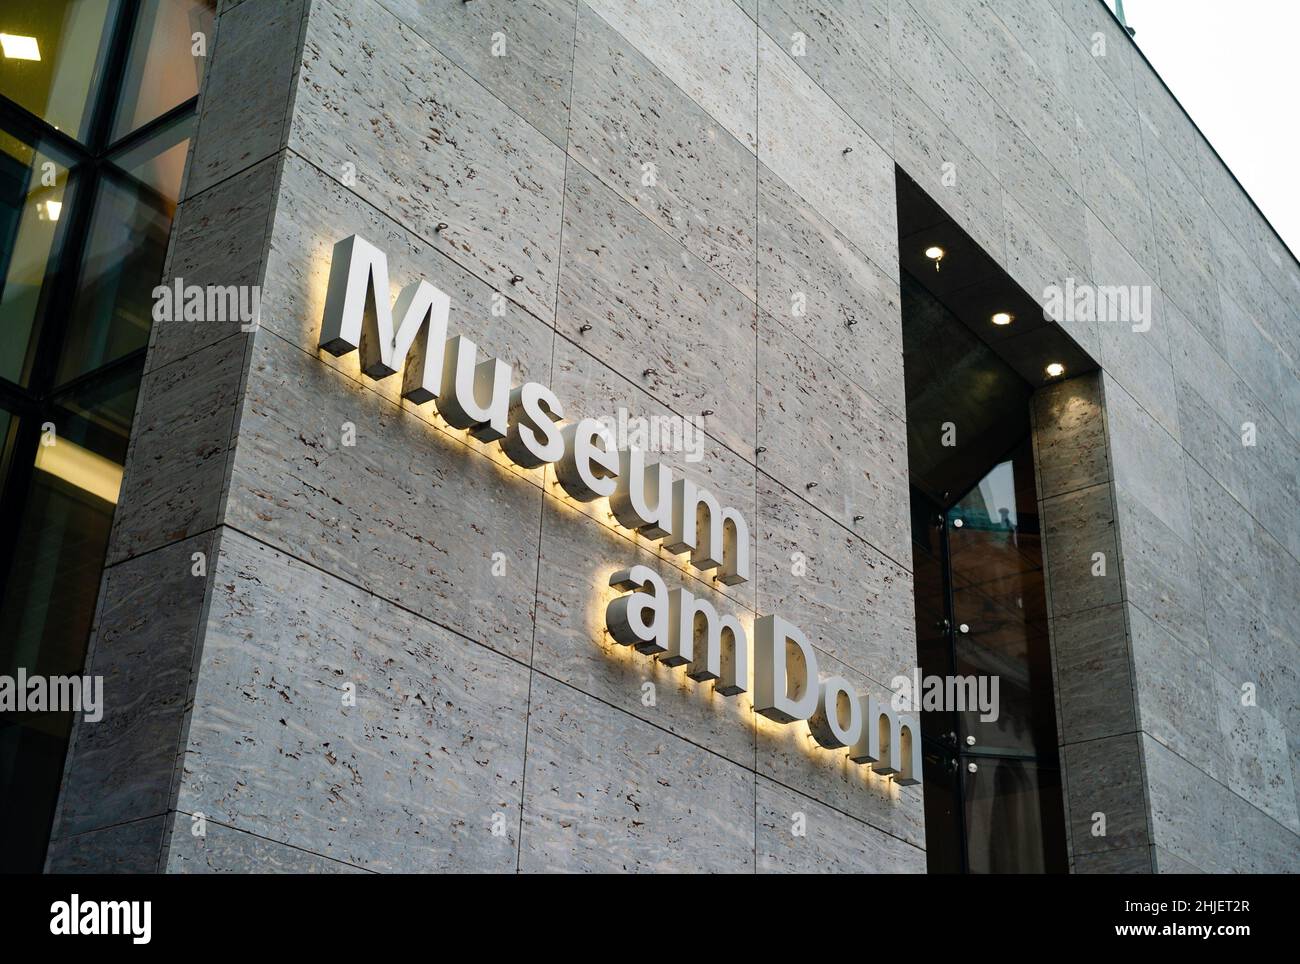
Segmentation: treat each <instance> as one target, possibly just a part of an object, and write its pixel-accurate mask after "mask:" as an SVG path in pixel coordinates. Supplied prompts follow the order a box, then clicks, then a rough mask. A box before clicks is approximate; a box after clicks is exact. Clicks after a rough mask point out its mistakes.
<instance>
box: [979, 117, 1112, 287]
mask: <svg viewBox="0 0 1300 964" xmlns="http://www.w3.org/2000/svg"><path fill="white" fill-rule="evenodd" d="M996 120H997V125H996V130H997V150H998V153H997V165H996V167H995V168H994V170H995V171H996V172H997V175H998V179H999V180H1000V181H1001V182H1002V186H1003V188H1004V190H1006V191H1007V192H1008V193H1010V194H1011V195H1012V196H1013V197H1014V198H1015V199H1016V201H1017V203H1018V204H1019V205H1020V206H1021V208H1022V209H1023V210H1024V211H1025V212H1027V213H1028V214H1029V216H1030V217H1031V218H1033V219H1034V220H1035V221H1036V222H1038V224H1039V226H1041V227H1043V228H1045V229H1047V230H1048V231H1049V232H1050V233H1051V236H1052V238H1053V239H1054V240H1055V242H1056V244H1057V245H1058V246H1059V247H1060V248H1061V250H1062V251H1064V252H1065V253H1066V255H1067V256H1068V257H1069V259H1070V261H1071V262H1072V263H1073V264H1077V265H1087V264H1088V263H1089V255H1088V236H1087V235H1088V232H1087V225H1086V223H1085V220H1084V210H1085V208H1084V204H1083V201H1082V199H1080V197H1079V195H1078V193H1077V192H1076V190H1075V187H1074V186H1075V185H1076V184H1077V183H1078V181H1079V176H1078V165H1079V159H1078V157H1077V156H1076V155H1075V152H1074V144H1073V142H1072V141H1071V142H1070V145H1069V149H1068V151H1067V152H1066V153H1065V154H1062V155H1049V154H1046V153H1044V151H1043V150H1042V149H1040V148H1039V147H1038V146H1037V145H1036V144H1034V143H1033V141H1032V140H1030V138H1029V137H1028V136H1027V135H1026V133H1025V132H1024V131H1023V130H1022V129H1021V128H1020V127H1019V126H1018V125H1017V124H1016V123H1015V122H1014V121H1013V120H1012V119H1011V118H1010V117H1009V116H1007V115H1006V114H1005V113H1004V112H1003V111H1002V110H1001V109H999V110H998V113H997V118H996ZM1037 293H1038V292H1035V291H1034V290H1033V289H1030V294H1037Z"/></svg>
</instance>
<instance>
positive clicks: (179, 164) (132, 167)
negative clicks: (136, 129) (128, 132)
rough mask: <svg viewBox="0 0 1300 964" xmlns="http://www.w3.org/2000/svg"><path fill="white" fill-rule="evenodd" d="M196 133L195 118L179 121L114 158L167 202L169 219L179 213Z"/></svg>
mask: <svg viewBox="0 0 1300 964" xmlns="http://www.w3.org/2000/svg"><path fill="white" fill-rule="evenodd" d="M193 130H194V117H193V116H192V115H187V116H185V117H178V118H176V119H175V120H173V121H170V122H168V123H166V124H163V125H161V126H159V127H158V129H157V130H155V131H154V132H153V133H151V134H150V135H149V136H148V137H146V138H145V139H144V140H142V141H139V142H137V143H135V144H133V145H131V146H130V147H127V148H124V149H123V150H120V151H118V152H117V153H116V154H114V155H113V156H112V158H111V159H112V161H113V164H114V165H115V166H116V167H117V168H118V169H119V170H120V171H121V172H122V173H123V174H125V175H126V176H127V177H128V178H130V179H131V180H133V181H137V182H139V183H140V184H142V185H144V186H145V187H147V188H150V189H152V190H153V191H154V192H155V193H156V194H157V195H158V198H159V200H161V201H164V202H166V203H165V204H164V205H163V206H164V208H165V209H166V210H167V212H168V215H169V216H170V215H172V214H174V213H175V210H176V202H177V201H178V200H179V199H180V196H181V178H182V176H183V175H184V173H185V156H186V153H187V152H188V151H189V146H190V133H191V132H192V131H193Z"/></svg>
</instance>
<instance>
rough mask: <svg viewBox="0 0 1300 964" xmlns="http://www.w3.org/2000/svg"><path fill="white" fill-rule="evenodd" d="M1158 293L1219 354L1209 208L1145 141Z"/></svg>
mask: <svg viewBox="0 0 1300 964" xmlns="http://www.w3.org/2000/svg"><path fill="white" fill-rule="evenodd" d="M1143 148H1144V150H1145V152H1146V164H1147V184H1148V186H1149V188H1150V201H1151V216H1152V223H1153V226H1154V230H1155V241H1156V262H1157V264H1156V276H1157V277H1158V278H1159V279H1160V287H1161V288H1162V289H1163V290H1164V293H1165V294H1166V295H1167V296H1168V297H1169V298H1170V299H1172V300H1173V301H1174V303H1175V304H1176V305H1178V307H1179V308H1181V309H1182V310H1183V313H1184V314H1185V315H1186V316H1187V319H1188V320H1189V321H1191V322H1192V324H1194V325H1196V326H1197V327H1198V328H1200V329H1201V332H1202V333H1203V334H1204V335H1205V337H1206V338H1208V339H1209V341H1210V344H1212V345H1214V347H1215V348H1216V349H1217V350H1219V351H1222V350H1223V329H1222V324H1221V322H1220V320H1219V313H1220V310H1221V309H1220V306H1219V292H1218V287H1217V286H1216V284H1215V279H1214V269H1213V267H1212V265H1211V259H1212V253H1211V251H1210V247H1209V216H1210V212H1209V208H1208V207H1206V204H1205V200H1204V199H1203V198H1202V197H1201V194H1200V191H1199V190H1198V188H1197V186H1196V184H1195V183H1194V182H1193V181H1192V180H1191V179H1190V178H1189V177H1188V175H1187V174H1186V172H1185V171H1183V170H1182V169H1181V168H1179V166H1178V164H1177V163H1176V162H1175V161H1174V160H1173V159H1172V158H1171V157H1170V156H1169V154H1168V152H1167V151H1166V150H1165V149H1164V148H1162V147H1161V146H1160V144H1158V143H1156V142H1155V140H1154V139H1153V138H1150V137H1144V138H1143Z"/></svg>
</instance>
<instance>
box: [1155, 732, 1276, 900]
mask: <svg viewBox="0 0 1300 964" xmlns="http://www.w3.org/2000/svg"><path fill="white" fill-rule="evenodd" d="M1141 740H1142V758H1143V764H1144V767H1145V775H1146V781H1147V786H1148V793H1149V796H1150V800H1151V833H1152V842H1153V843H1154V844H1156V845H1157V846H1159V847H1160V848H1161V849H1162V850H1164V851H1166V852H1167V853H1169V854H1170V855H1172V856H1174V857H1177V858H1178V859H1180V860H1185V861H1187V862H1189V863H1191V864H1194V865H1195V866H1197V867H1200V868H1202V869H1203V870H1204V871H1205V872H1207V873H1211V874H1215V873H1226V872H1229V871H1230V870H1232V869H1233V868H1236V867H1241V866H1242V861H1240V860H1239V859H1238V858H1237V857H1236V856H1234V854H1233V851H1234V850H1235V849H1236V844H1237V841H1238V840H1240V835H1241V827H1240V826H1239V825H1237V824H1236V822H1235V821H1236V819H1237V818H1239V817H1240V816H1241V815H1242V813H1243V812H1244V811H1245V810H1247V809H1252V808H1249V807H1247V806H1244V805H1243V807H1242V810H1241V811H1236V812H1235V813H1234V811H1235V808H1234V806H1233V804H1232V794H1231V793H1230V792H1229V791H1228V790H1227V789H1225V788H1224V787H1223V786H1222V785H1220V784H1219V783H1218V782H1217V781H1214V780H1211V779H1210V778H1209V777H1207V776H1206V775H1205V774H1204V773H1202V772H1201V771H1200V770H1198V769H1196V768H1195V767H1194V766H1192V764H1190V763H1188V762H1187V761H1186V760H1184V759H1183V758H1182V757H1180V756H1179V755H1178V754H1176V753H1174V752H1173V751H1172V750H1170V749H1168V748H1167V747H1165V746H1163V745H1162V744H1160V743H1159V742H1158V741H1156V740H1154V739H1152V738H1151V737H1149V736H1142V737H1141ZM1238 802H1239V803H1241V801H1238ZM1278 829H1279V830H1280V829H1281V828H1280V827H1279V828H1278Z"/></svg>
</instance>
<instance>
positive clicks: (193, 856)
mask: <svg viewBox="0 0 1300 964" xmlns="http://www.w3.org/2000/svg"><path fill="white" fill-rule="evenodd" d="M172 817H173V821H174V824H173V827H172V830H171V834H170V836H169V838H168V841H169V843H168V851H167V854H166V863H165V864H164V865H163V866H162V868H161V870H162V873H166V874H362V873H365V871H364V870H362V869H361V868H360V867H354V866H352V865H351V864H345V863H343V862H342V861H340V860H332V859H331V858H329V857H322V856H321V855H320V854H314V853H311V852H310V851H308V850H302V849H300V848H298V847H290V846H288V845H286V844H282V843H276V842H275V841H274V840H267V839H266V838H265V837H259V836H257V835H256V834H251V833H246V832H245V831H243V830H235V829H233V828H231V827H223V826H222V825H221V824H219V823H214V822H213V821H211V820H206V821H205V823H204V832H203V834H202V835H201V836H195V834H194V833H193V832H192V830H193V829H194V827H195V824H194V821H193V818H192V817H191V815H190V814H186V813H177V814H173V815H172Z"/></svg>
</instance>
